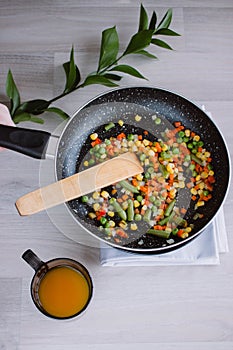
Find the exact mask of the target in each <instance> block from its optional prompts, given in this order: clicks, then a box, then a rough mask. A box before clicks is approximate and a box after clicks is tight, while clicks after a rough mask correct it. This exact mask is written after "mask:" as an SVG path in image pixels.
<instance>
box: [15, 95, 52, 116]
mask: <svg viewBox="0 0 233 350" xmlns="http://www.w3.org/2000/svg"><path fill="white" fill-rule="evenodd" d="M49 105H50V102H49V101H46V100H42V99H38V100H31V101H27V102H24V103H22V104H21V105H20V106H19V108H18V110H17V111H19V112H27V113H31V114H34V115H38V114H41V113H43V112H44V111H45V109H46V108H48V106H49Z"/></svg>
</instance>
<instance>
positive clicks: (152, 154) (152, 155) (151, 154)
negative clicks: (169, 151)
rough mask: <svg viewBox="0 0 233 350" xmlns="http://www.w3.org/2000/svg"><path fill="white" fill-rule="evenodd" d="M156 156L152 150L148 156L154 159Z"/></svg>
mask: <svg viewBox="0 0 233 350" xmlns="http://www.w3.org/2000/svg"><path fill="white" fill-rule="evenodd" d="M154 155H155V152H154V151H153V150H152V149H150V150H149V152H148V156H150V157H154Z"/></svg>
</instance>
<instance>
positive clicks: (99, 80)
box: [82, 74, 118, 87]
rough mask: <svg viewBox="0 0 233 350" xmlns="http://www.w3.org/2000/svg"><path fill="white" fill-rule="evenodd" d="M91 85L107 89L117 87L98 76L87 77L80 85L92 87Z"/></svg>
mask: <svg viewBox="0 0 233 350" xmlns="http://www.w3.org/2000/svg"><path fill="white" fill-rule="evenodd" d="M93 84H100V85H105V86H108V87H116V86H118V85H117V84H115V83H113V82H112V81H111V80H110V79H108V78H106V77H104V76H102V75H98V74H96V75H89V76H88V77H87V78H86V80H85V81H84V83H83V84H82V86H87V85H93Z"/></svg>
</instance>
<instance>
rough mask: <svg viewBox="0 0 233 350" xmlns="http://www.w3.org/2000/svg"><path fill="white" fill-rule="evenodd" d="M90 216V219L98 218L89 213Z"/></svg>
mask: <svg viewBox="0 0 233 350" xmlns="http://www.w3.org/2000/svg"><path fill="white" fill-rule="evenodd" d="M88 216H89V218H90V219H95V218H96V215H95V213H89V214H88Z"/></svg>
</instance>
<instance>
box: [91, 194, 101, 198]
mask: <svg viewBox="0 0 233 350" xmlns="http://www.w3.org/2000/svg"><path fill="white" fill-rule="evenodd" d="M99 197H100V193H99V192H94V193H93V194H92V198H94V199H99Z"/></svg>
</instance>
